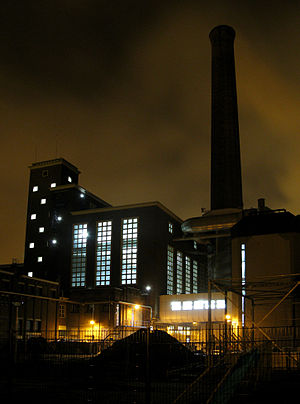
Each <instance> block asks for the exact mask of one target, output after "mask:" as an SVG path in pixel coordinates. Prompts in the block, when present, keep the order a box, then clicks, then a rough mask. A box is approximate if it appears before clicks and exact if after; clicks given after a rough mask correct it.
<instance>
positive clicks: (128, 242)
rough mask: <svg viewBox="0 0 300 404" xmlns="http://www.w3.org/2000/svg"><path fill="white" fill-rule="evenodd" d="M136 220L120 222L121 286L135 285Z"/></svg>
mask: <svg viewBox="0 0 300 404" xmlns="http://www.w3.org/2000/svg"><path fill="white" fill-rule="evenodd" d="M137 239H138V219H137V218H133V219H123V221H122V269H121V276H122V285H130V284H135V283H136V279H137Z"/></svg>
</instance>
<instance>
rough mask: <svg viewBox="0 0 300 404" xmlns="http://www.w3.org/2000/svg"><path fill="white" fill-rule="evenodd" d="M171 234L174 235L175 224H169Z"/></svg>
mask: <svg viewBox="0 0 300 404" xmlns="http://www.w3.org/2000/svg"><path fill="white" fill-rule="evenodd" d="M169 233H171V234H173V223H171V222H169Z"/></svg>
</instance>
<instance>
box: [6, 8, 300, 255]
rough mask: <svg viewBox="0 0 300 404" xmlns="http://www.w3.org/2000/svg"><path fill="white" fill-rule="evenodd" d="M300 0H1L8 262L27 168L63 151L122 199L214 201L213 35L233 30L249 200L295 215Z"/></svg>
mask: <svg viewBox="0 0 300 404" xmlns="http://www.w3.org/2000/svg"><path fill="white" fill-rule="evenodd" d="M270 4H271V5H272V6H271V7H270ZM299 8H300V6H299V4H296V2H288V3H287V2H281V1H273V2H272V3H268V2H265V3H264V2H261V1H260V2H258V1H253V0H252V1H243V2H235V1H229V2H226V3H225V2H221V1H215V2H210V3H209V4H208V3H206V2H205V3H204V2H199V1H198V0H197V1H196V0H187V1H185V2H182V1H177V0H172V1H171V0H165V1H145V2H144V1H140V0H139V1H137V0H134V1H133V0H131V1H130V0H128V1H121V0H120V1H96V0H95V1H91V0H64V1H62V0H60V1H54V0H53V1H45V2H41V1H27V2H19V1H8V0H4V1H2V2H1V4H0V14H1V16H2V20H1V24H0V33H1V35H0V55H1V57H0V88H1V97H0V113H1V120H0V125H1V139H2V148H1V150H0V153H1V154H0V157H1V158H0V164H1V172H2V176H1V186H2V193H1V210H0V212H1V218H0V220H1V224H2V228H3V229H7V233H8V234H9V237H7V233H6V232H1V236H0V237H2V238H1V240H0V245H1V256H0V259H1V262H8V261H10V259H11V258H12V257H18V258H19V259H22V257H23V243H24V232H25V227H24V219H25V211H26V203H27V183H28V169H27V167H28V166H29V165H30V164H31V163H32V162H33V161H40V160H44V159H51V158H55V157H60V156H62V157H64V158H66V159H67V160H69V161H70V162H72V163H73V164H75V165H76V166H78V168H79V169H80V170H81V171H82V174H81V184H82V185H83V186H85V187H86V188H88V189H89V190H90V191H91V192H94V193H95V194H97V195H99V196H100V197H101V198H103V199H104V200H107V201H108V202H110V203H112V204H115V205H118V204H125V203H135V202H144V201H149V200H159V201H161V202H162V203H164V204H165V205H166V206H167V207H169V208H170V209H171V210H173V211H174V213H175V214H177V215H179V216H180V217H182V218H188V217H191V216H197V215H199V214H200V212H201V207H206V208H209V180H210V178H209V177H210V155H209V151H210V43H209V39H208V34H209V31H210V30H211V29H212V28H213V27H214V26H216V25H218V24H229V25H232V26H233V27H234V28H235V30H236V34H237V36H236V43H235V53H236V68H237V69H236V70H237V85H238V101H239V113H240V137H241V150H242V168H243V180H244V183H243V188H244V200H245V205H246V206H247V207H249V206H253V205H255V203H256V199H257V198H259V197H266V198H267V203H268V204H269V205H270V206H271V207H272V208H277V207H280V208H282V207H286V208H287V209H291V210H292V211H293V212H294V213H298V201H299V200H300V191H298V188H299V187H298V173H299V170H300V164H299V163H298V160H299V159H298V152H297V151H298V150H299V118H298V105H299V104H300V100H299V94H300V88H299V87H300V80H299V71H300V66H299V64H300V62H299V60H300V57H299V53H298V49H299V45H300V44H299V41H300V39H299V38H300V32H299V31H300V26H299V22H298V16H299V11H300V10H299Z"/></svg>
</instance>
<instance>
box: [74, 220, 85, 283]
mask: <svg viewBox="0 0 300 404" xmlns="http://www.w3.org/2000/svg"><path fill="white" fill-rule="evenodd" d="M87 236H88V233H87V224H86V223H85V224H75V225H74V226H73V246H72V247H73V248H72V281H71V284H72V287H79V286H85V272H86V249H87Z"/></svg>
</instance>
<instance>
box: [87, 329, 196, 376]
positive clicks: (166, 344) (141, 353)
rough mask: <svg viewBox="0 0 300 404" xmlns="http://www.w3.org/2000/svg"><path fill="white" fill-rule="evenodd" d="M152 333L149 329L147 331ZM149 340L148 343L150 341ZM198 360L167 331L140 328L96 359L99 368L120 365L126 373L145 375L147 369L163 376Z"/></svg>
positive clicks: (104, 368) (95, 363) (105, 368)
mask: <svg viewBox="0 0 300 404" xmlns="http://www.w3.org/2000/svg"><path fill="white" fill-rule="evenodd" d="M148 332H149V331H148ZM147 339H148V343H147ZM196 361H197V362H199V356H195V354H194V353H193V352H192V351H191V350H190V349H188V348H187V347H185V346H184V345H183V344H182V343H180V342H179V341H178V340H177V339H176V338H173V337H172V336H171V335H169V334H168V333H167V332H165V331H160V330H154V331H150V332H149V334H148V336H147V330H146V329H140V330H138V331H136V332H135V333H133V334H131V335H130V336H128V337H126V338H123V339H121V340H118V341H116V342H115V343H114V344H113V345H112V346H111V347H109V348H107V349H106V350H104V351H103V352H102V353H101V354H100V355H99V356H98V357H97V358H95V359H94V365H96V366H97V367H98V370H99V371H101V369H103V371H105V372H107V371H108V369H109V368H110V369H112V368H114V369H115V370H116V369H117V368H119V369H120V370H121V369H122V370H123V371H126V373H127V374H131V375H133V374H135V373H137V372H138V373H140V374H144V371H145V370H146V368H148V369H149V370H150V371H151V373H152V374H153V375H157V376H160V377H161V376H163V375H166V374H167V371H168V370H171V369H176V368H180V367H184V366H186V365H188V364H191V363H193V362H196Z"/></svg>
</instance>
